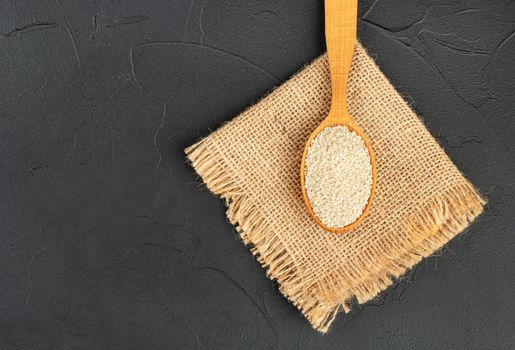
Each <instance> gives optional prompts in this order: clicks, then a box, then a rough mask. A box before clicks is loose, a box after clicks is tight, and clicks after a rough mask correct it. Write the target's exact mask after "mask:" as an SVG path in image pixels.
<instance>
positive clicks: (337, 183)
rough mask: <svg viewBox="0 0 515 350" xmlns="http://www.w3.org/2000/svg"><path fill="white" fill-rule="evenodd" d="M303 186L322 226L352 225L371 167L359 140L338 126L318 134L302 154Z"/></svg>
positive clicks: (365, 192)
mask: <svg viewBox="0 0 515 350" xmlns="http://www.w3.org/2000/svg"><path fill="white" fill-rule="evenodd" d="M305 186H306V192H307V195H308V199H309V202H310V204H311V208H312V209H313V212H314V213H315V215H316V216H317V217H318V219H319V220H320V221H321V222H322V223H323V224H324V225H326V226H328V227H331V228H342V227H345V226H348V225H350V224H352V223H353V222H355V221H356V220H357V219H358V218H359V217H360V216H361V214H362V213H363V210H364V209H365V206H366V205H367V203H368V199H369V197H370V194H371V191H372V164H371V162H370V154H369V153H368V149H367V147H366V145H365V142H364V141H363V139H362V138H361V137H360V136H359V135H358V134H356V133H355V132H354V131H351V130H349V128H347V127H346V126H342V125H339V126H333V127H328V128H325V129H323V130H322V131H321V132H319V133H318V135H317V136H316V137H315V138H314V139H313V141H312V142H311V145H310V146H309V148H308V152H307V155H306V163H305Z"/></svg>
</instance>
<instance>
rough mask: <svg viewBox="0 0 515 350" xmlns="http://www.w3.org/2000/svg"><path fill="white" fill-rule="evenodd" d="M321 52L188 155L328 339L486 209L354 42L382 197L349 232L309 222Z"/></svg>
mask: <svg viewBox="0 0 515 350" xmlns="http://www.w3.org/2000/svg"><path fill="white" fill-rule="evenodd" d="M329 79H330V78H329V70H328V65H327V60H326V57H325V56H322V57H321V58H319V59H317V60H316V61H315V62H314V63H312V64H311V65H309V66H308V67H306V68H305V69H303V70H302V71H301V72H300V73H298V74H296V75H295V76H294V77H293V78H291V79H290V80H289V81H287V82H286V83H284V84H283V85H282V86H280V87H279V88H278V89H276V90H275V91H274V92H273V93H271V94H270V95H269V96H267V97H266V98H264V99H263V100H262V101H261V102H259V103H257V104H256V105H254V106H253V107H250V108H249V109H248V110H246V111H245V112H243V113H242V114H241V115H240V116H238V117H237V118H235V119H234V120H232V121H231V122H229V123H227V124H226V125H225V126H223V127H221V128H220V129H219V130H218V131H216V132H213V133H212V134H211V135H209V136H208V137H206V138H205V139H203V140H201V141H200V142H198V143H197V144H195V145H193V146H191V147H189V148H188V149H187V150H186V153H187V156H188V158H189V160H190V161H191V163H192V165H193V167H194V168H195V170H196V171H197V172H198V174H199V175H200V176H201V177H202V179H203V181H204V182H205V183H206V185H207V187H208V188H209V189H210V190H211V191H213V192H214V193H215V194H216V195H218V196H220V197H221V198H223V199H225V201H226V203H227V205H228V210H227V217H228V218H229V220H230V222H231V223H233V224H234V225H236V227H237V230H238V232H239V234H240V235H241V238H242V239H243V241H244V242H245V243H246V244H248V245H250V247H251V250H252V253H254V254H255V255H256V257H257V259H258V260H259V261H260V263H261V264H262V265H263V266H264V267H265V268H266V269H267V273H268V276H269V277H270V278H271V279H274V280H277V282H278V283H279V288H280V291H281V292H282V293H283V294H284V295H285V296H286V297H287V298H288V299H289V300H290V301H291V302H292V303H293V304H295V305H296V306H297V307H298V308H299V309H300V310H301V311H302V313H303V314H304V315H305V316H306V317H307V319H308V320H309V322H311V324H312V325H313V327H314V328H315V329H317V330H319V331H321V332H324V333H325V332H327V330H328V329H329V326H330V325H331V323H332V322H333V320H334V317H335V315H336V313H337V312H338V311H339V310H341V309H342V310H345V311H347V310H349V307H350V306H349V301H350V300H351V299H353V298H354V297H355V298H356V299H357V301H358V302H359V303H365V302H366V301H368V300H370V299H372V298H374V297H375V296H376V295H377V294H378V293H380V292H381V291H382V290H384V289H386V288H387V287H388V286H390V285H391V284H392V283H393V281H394V280H395V279H397V278H399V277H401V276H402V275H403V274H405V272H406V271H407V270H408V269H410V268H411V267H413V266H414V265H415V264H417V263H418V262H419V261H421V260H422V259H423V258H424V257H427V256H429V255H431V254H432V253H434V252H435V250H438V249H439V248H441V247H442V246H443V245H444V244H446V243H447V242H448V241H449V240H450V239H451V238H453V237H454V236H455V235H457V234H458V233H459V232H461V231H462V230H463V229H465V228H466V227H467V226H468V225H469V223H470V222H471V221H472V220H473V219H474V218H475V217H476V216H477V215H479V214H480V213H481V212H482V210H483V205H484V201H483V199H482V198H481V196H480V195H479V194H478V192H477V191H476V190H475V189H474V187H473V186H472V185H471V184H470V182H469V181H467V179H465V177H464V176H463V175H462V174H461V173H460V171H459V170H458V169H457V168H456V166H455V165H454V164H453V163H452V162H451V160H450V159H449V158H448V157H447V155H446V154H445V153H444V151H443V150H442V148H440V146H439V145H438V143H437V142H436V141H435V140H434V139H433V137H432V136H431V135H430V134H429V132H428V131H427V129H426V128H425V127H424V125H423V124H422V122H421V121H420V119H419V118H418V117H417V115H416V114H415V113H414V112H413V111H412V110H411V109H410V107H409V106H408V105H407V104H406V102H405V101H404V100H403V99H402V98H401V96H400V95H399V94H398V93H397V92H396V90H395V89H394V87H393V86H392V85H391V84H390V82H389V81H388V80H387V78H386V77H385V76H384V75H383V74H382V73H381V71H380V70H379V68H378V67H377V66H376V64H375V63H374V62H373V60H372V59H371V58H370V57H369V56H368V54H367V53H366V51H365V50H364V49H363V47H362V46H361V45H359V44H358V45H357V48H356V53H355V55H354V61H353V65H352V71H351V75H350V82H349V88H348V102H349V110H350V113H351V115H352V116H353V117H354V119H355V120H356V122H357V123H358V124H359V125H360V126H361V127H362V129H363V130H364V132H365V133H366V134H367V135H368V137H369V138H370V141H371V143H372V147H373V149H374V151H375V154H376V157H377V171H378V182H377V192H376V196H375V198H374V201H373V204H372V206H371V208H370V212H369V214H368V216H367V217H366V218H365V220H364V221H363V222H362V223H361V225H360V226H359V227H358V228H357V229H355V230H354V231H351V232H350V233H348V234H344V235H340V236H338V235H334V234H331V233H328V232H325V231H323V230H322V229H320V228H319V227H318V226H317V225H316V224H315V222H314V221H313V220H312V219H311V217H310V216H309V214H308V212H307V210H306V208H305V206H304V203H303V201H302V194H301V189H300V179H299V167H300V161H301V155H302V151H303V149H304V145H305V142H306V140H307V138H308V136H309V134H310V133H311V132H312V131H313V130H314V129H315V127H316V126H317V125H318V124H319V123H320V121H321V120H322V119H323V118H324V117H325V116H326V115H327V113H328V108H329V105H330V100H331V96H330V80H329Z"/></svg>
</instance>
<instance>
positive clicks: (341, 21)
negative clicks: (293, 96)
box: [325, 0, 358, 121]
mask: <svg viewBox="0 0 515 350" xmlns="http://www.w3.org/2000/svg"><path fill="white" fill-rule="evenodd" d="M357 17H358V0H325V40H326V44H327V55H328V59H329V70H330V73H331V86H332V103H331V112H330V113H329V118H330V119H334V120H335V121H344V120H348V119H350V116H349V114H348V112H347V80H348V78H349V72H350V68H351V64H352V56H353V54H354V48H355V43H356V33H357V20H358V19H357Z"/></svg>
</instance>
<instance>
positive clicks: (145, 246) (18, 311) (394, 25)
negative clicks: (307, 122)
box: [0, 0, 515, 349]
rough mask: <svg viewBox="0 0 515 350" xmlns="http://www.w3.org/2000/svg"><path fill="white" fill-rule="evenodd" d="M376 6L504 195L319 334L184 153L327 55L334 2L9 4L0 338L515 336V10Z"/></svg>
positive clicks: (2, 102) (101, 344)
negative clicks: (327, 8)
mask: <svg viewBox="0 0 515 350" xmlns="http://www.w3.org/2000/svg"><path fill="white" fill-rule="evenodd" d="M360 16H361V19H360V22H359V36H360V38H361V40H362V42H363V44H364V45H365V46H366V47H367V48H368V50H369V52H370V53H371V54H372V55H373V56H374V57H375V58H376V59H377V62H378V63H379V65H380V66H381V68H382V70H383V71H384V72H385V74H386V75H387V76H388V77H389V78H390V79H391V81H392V82H393V83H394V85H395V86H396V87H397V88H398V90H399V91H400V92H401V93H402V94H403V95H404V96H405V97H406V99H407V100H408V102H409V103H410V104H412V106H413V108H414V109H415V110H416V111H417V113H419V114H420V115H421V116H422V117H423V119H424V121H425V122H426V124H427V126H428V128H429V129H430V131H431V132H432V134H433V135H434V136H435V137H436V138H437V139H438V140H439V141H440V142H441V144H442V146H443V147H444V148H445V149H446V151H447V152H448V154H449V155H450V156H451V157H452V159H453V160H454V161H455V162H456V164H457V165H458V166H459V168H460V169H461V170H462V171H463V172H464V173H465V174H466V175H467V176H468V177H469V178H470V179H471V180H472V181H473V182H474V183H475V184H476V185H477V186H478V187H479V188H480V189H481V191H482V192H483V193H484V194H485V195H486V196H487V197H488V199H489V206H488V208H487V212H486V214H485V215H484V216H483V217H482V218H481V219H480V220H479V221H478V222H476V223H475V224H474V225H473V227H472V228H471V229H469V230H468V231H467V232H466V233H464V234H463V235H462V236H460V238H458V239H456V240H454V241H452V242H451V244H449V245H448V246H447V247H446V248H445V249H443V250H442V251H441V252H440V253H439V254H437V255H438V256H435V257H433V258H430V259H428V260H426V261H425V262H424V263H422V264H421V265H420V266H419V267H417V268H416V269H415V270H413V271H412V272H411V273H410V274H409V275H408V276H407V277H406V278H405V279H404V280H403V281H402V282H400V283H399V284H398V285H396V286H395V287H393V288H391V289H390V290H389V291H388V292H387V293H384V294H383V295H381V296H379V297H378V298H377V300H376V301H374V302H372V303H369V304H368V305H366V306H362V307H359V308H358V309H357V310H356V311H354V312H352V313H351V314H350V315H343V314H341V315H340V317H339V318H338V320H337V321H336V322H335V324H334V326H333V328H332V330H331V332H330V334H328V335H326V336H321V335H319V334H317V333H316V332H315V331H313V330H311V329H310V327H309V325H308V323H307V321H306V320H304V318H303V317H302V316H301V315H300V313H299V312H298V311H297V310H296V309H295V308H294V307H293V306H292V305H290V304H289V303H288V302H287V301H286V300H285V299H284V298H283V297H282V296H281V295H280V294H279V293H278V291H277V286H276V285H275V284H274V283H273V282H271V281H269V280H267V278H266V277H265V274H264V271H263V270H262V268H261V267H260V266H259V264H258V263H257V262H256V261H255V260H254V258H253V257H252V256H251V254H250V253H249V251H248V249H247V248H246V247H244V246H243V245H242V244H241V242H240V241H239V239H238V238H237V237H236V236H235V234H234V231H233V228H232V227H231V225H230V224H228V223H227V222H226V218H225V214H224V205H223V203H222V201H220V200H219V199H217V198H215V197H214V196H212V195H211V194H210V193H209V192H208V191H206V190H200V189H199V183H198V181H196V180H195V179H196V178H195V174H194V173H193V170H192V169H191V168H190V167H189V166H187V164H186V163H185V159H184V155H183V151H182V150H183V148H184V147H186V146H188V145H190V144H192V143H193V142H194V141H196V140H197V139H198V138H199V137H201V136H205V135H207V134H208V133H209V130H214V129H216V128H217V127H219V126H220V125H221V123H223V122H224V121H227V120H230V119H231V118H233V117H234V116H235V115H236V114H237V113H238V112H239V111H241V110H242V109H243V108H245V107H246V106H248V105H249V104H251V103H253V102H255V101H257V100H258V99H259V98H260V97H261V96H263V95H264V94H265V93H267V91H269V90H270V89H272V88H273V87H274V86H277V85H278V84H279V83H280V82H281V81H284V80H285V79H287V78H288V77H289V76H291V74H292V73H294V72H295V71H297V70H298V69H299V68H300V67H302V66H303V65H304V64H306V63H308V62H309V61H311V60H312V59H313V58H315V57H316V56H318V55H319V54H320V53H321V52H322V50H323V48H324V44H323V31H322V28H323V18H322V2H321V0H284V1H271V0H270V1H252V0H219V1H215V0H205V1H202V0H193V1H187V0H181V1H179V0H174V1H165V0H160V1H142V0H131V1H129V0H123V1H104V0H83V1H78V0H73V1H64V0H55V1H53V0H46V1H39V0H38V1H36V0H33V1H14V0H3V1H1V3H0V33H1V35H0V118H1V120H0V174H1V175H0V176H1V182H0V348H1V349H108V348H109V349H268V348H273V349H341V348H345V349H364V348H368V349H378V348H382V349H411V348H417V349H443V348H447V349H451V348H452V349H485V348H496V349H502V348H505V349H509V348H514V347H515V333H514V332H513V329H514V327H515V301H514V298H513V295H514V292H515V272H514V271H515V236H514V235H513V232H514V229H515V222H514V216H513V212H514V211H515V183H514V180H513V179H514V175H513V174H514V173H515V164H514V159H515V153H514V152H515V138H514V137H513V133H514V131H515V123H514V119H513V112H514V110H515V60H514V58H515V4H514V2H513V1H508V0H504V1H503V0H493V1H484V0H475V1H468V0H463V1H460V0H439V1H430V0H417V1H414V0H392V1H386V0H377V1H375V2H373V1H371V0H367V1H361V2H360ZM200 187H201V186H200Z"/></svg>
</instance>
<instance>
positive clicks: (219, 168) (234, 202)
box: [186, 139, 485, 333]
mask: <svg viewBox="0 0 515 350" xmlns="http://www.w3.org/2000/svg"><path fill="white" fill-rule="evenodd" d="M186 154H187V157H188V159H189V160H190V162H191V164H192V166H193V167H194V168H195V170H196V171H197V173H198V174H199V175H200V177H201V178H202V180H203V181H204V183H205V184H206V186H207V187H208V188H209V190H211V191H212V192H213V193H214V194H216V195H217V196H219V197H221V198H223V199H224V200H225V202H226V205H227V206H228V209H227V217H228V218H229V221H230V222H231V223H232V224H233V225H235V226H236V229H237V231H238V233H239V234H240V237H241V238H242V240H243V242H244V243H245V244H247V245H251V246H252V248H251V251H252V253H253V254H254V255H255V256H256V258H257V259H258V261H259V262H260V263H261V265H262V266H263V267H265V268H266V271H267V275H268V276H269V277H270V278H271V279H273V280H276V281H277V282H278V283H279V290H280V291H281V293H283V294H284V295H285V296H286V297H287V298H288V299H289V300H290V301H291V302H293V304H294V305H295V306H297V307H298V308H299V309H300V310H301V312H302V313H303V314H304V315H305V317H306V318H307V319H308V320H309V322H310V323H311V324H312V325H313V327H314V328H315V329H317V330H318V331H320V332H322V333H326V332H327V331H328V329H329V327H330V326H331V324H332V322H333V321H334V318H335V316H336V314H337V312H338V311H339V310H340V309H342V310H344V311H345V312H348V311H349V310H350V304H349V302H350V301H351V300H352V299H353V298H356V300H357V301H358V303H360V304H362V303H365V302H367V301H369V300H371V299H373V298H374V297H376V296H377V295H378V294H379V293H380V292H381V291H383V290H385V289H386V288H387V287H389V286H390V285H392V284H393V283H394V281H395V280H397V279H399V278H401V277H402V276H403V275H404V274H405V273H406V271H407V270H409V269H411V268H412V267H413V266H415V265H416V264H417V263H419V262H420V261H421V260H422V259H423V258H425V257H428V256H430V255H432V254H433V253H434V252H435V251H437V250H439V249H440V248H441V247H442V246H444V245H445V244H446V243H447V242H449V240H451V239H452V238H453V237H455V236H456V235H457V234H458V233H460V232H461V231H463V230H464V229H465V228H466V227H467V226H468V225H469V224H470V223H471V222H472V221H473V220H474V219H475V218H476V217H477V216H478V215H480V214H481V213H482V211H483V206H484V204H485V201H484V199H483V198H482V197H481V196H480V195H479V193H478V192H477V191H476V190H475V189H474V187H473V186H472V185H471V184H470V183H466V184H463V185H460V186H459V187H457V188H453V189H450V190H449V191H448V192H447V193H444V194H441V195H439V196H438V197H437V198H435V199H434V200H433V201H432V202H431V203H430V204H428V206H427V207H426V208H423V209H422V210H420V211H419V212H418V213H417V214H416V215H414V216H413V217H412V218H411V219H409V220H407V224H406V226H405V227H399V230H403V231H404V232H406V234H405V235H404V238H405V239H404V240H402V241H398V242H395V243H396V245H395V249H392V250H391V251H381V252H380V253H376V254H374V253H372V254H370V253H369V252H364V254H365V255H371V256H375V260H377V259H378V257H379V258H380V259H382V260H380V261H378V263H377V264H376V265H375V266H377V270H374V271H368V270H365V269H360V267H359V266H354V269H353V270H352V271H351V270H347V269H345V270H344V269H342V268H338V267H336V269H335V270H334V271H329V272H328V273H327V274H326V275H325V276H322V277H321V278H319V279H318V280H310V281H307V280H306V279H305V278H303V276H301V275H300V274H299V272H298V271H297V268H296V264H295V261H294V259H293V257H292V256H291V255H290V254H289V253H288V251H287V249H286V248H285V246H284V245H283V244H282V243H281V240H280V237H279V236H278V235H277V233H276V232H274V230H273V229H272V228H271V227H270V225H268V223H267V221H266V217H265V216H264V215H262V213H260V211H259V208H258V207H256V206H255V205H254V203H253V202H252V198H250V197H249V196H248V195H247V194H246V193H247V192H246V189H245V188H243V187H242V183H241V181H239V179H238V178H236V177H234V174H232V173H231V171H230V169H229V168H228V167H227V165H226V164H225V163H224V160H223V158H222V157H220V154H219V152H218V151H217V149H216V145H215V144H213V143H212V142H210V140H209V139H204V140H201V141H200V142H198V143H196V144H194V145H193V146H191V147H189V148H187V149H186ZM385 257H387V258H386V259H385ZM367 258H370V257H367V256H364V257H363V261H366V260H367ZM372 258H373V257H372ZM373 259H374V258H373ZM368 266H369V265H368ZM365 273H366V274H365Z"/></svg>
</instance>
